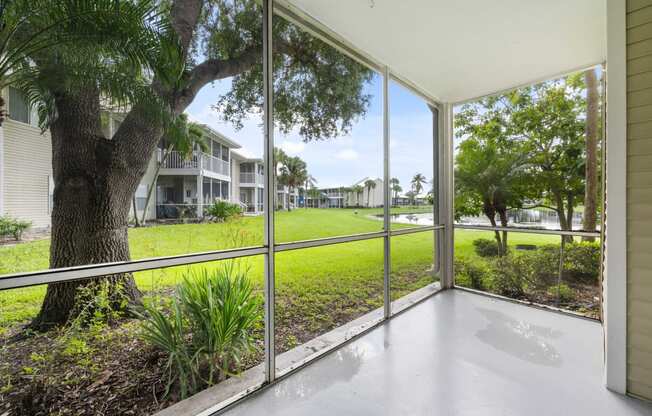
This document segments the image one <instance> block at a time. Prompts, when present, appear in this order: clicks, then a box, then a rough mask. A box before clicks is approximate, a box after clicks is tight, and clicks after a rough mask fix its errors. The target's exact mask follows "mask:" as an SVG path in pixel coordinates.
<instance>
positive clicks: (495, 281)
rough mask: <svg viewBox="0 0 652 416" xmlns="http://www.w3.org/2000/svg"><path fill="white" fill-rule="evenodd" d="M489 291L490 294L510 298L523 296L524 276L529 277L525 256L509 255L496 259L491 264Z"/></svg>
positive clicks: (529, 271)
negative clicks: (493, 293)
mask: <svg viewBox="0 0 652 416" xmlns="http://www.w3.org/2000/svg"><path fill="white" fill-rule="evenodd" d="M493 269H494V270H493V273H492V280H491V285H490V289H491V291H492V292H495V293H498V294H500V295H503V296H508V297H512V298H520V297H522V296H523V295H524V294H525V282H526V276H529V275H531V270H532V269H531V268H530V266H529V264H528V261H527V259H526V256H523V255H516V254H509V255H507V256H503V257H499V258H497V259H496V260H495V261H494V263H493Z"/></svg>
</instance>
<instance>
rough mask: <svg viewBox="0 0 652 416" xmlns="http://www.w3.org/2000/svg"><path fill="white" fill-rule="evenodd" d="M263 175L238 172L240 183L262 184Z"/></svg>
mask: <svg viewBox="0 0 652 416" xmlns="http://www.w3.org/2000/svg"><path fill="white" fill-rule="evenodd" d="M263 178H264V177H263V175H261V174H260V173H253V172H240V183H264V180H263Z"/></svg>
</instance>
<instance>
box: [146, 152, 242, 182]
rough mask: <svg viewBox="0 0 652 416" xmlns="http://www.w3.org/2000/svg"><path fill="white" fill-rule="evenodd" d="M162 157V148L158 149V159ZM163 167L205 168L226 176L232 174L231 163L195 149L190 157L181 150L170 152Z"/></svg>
mask: <svg viewBox="0 0 652 416" xmlns="http://www.w3.org/2000/svg"><path fill="white" fill-rule="evenodd" d="M161 158H162V152H161V149H158V150H157V160H158V161H159V162H160V161H161ZM162 167H163V168H165V169H205V170H208V171H211V172H215V173H219V174H221V175H224V176H230V167H231V164H230V163H229V162H227V161H225V160H222V159H220V158H217V157H215V156H211V155H209V154H206V153H203V152H197V151H194V152H192V154H191V155H190V156H189V157H188V156H187V155H185V154H183V153H181V152H177V151H172V152H170V154H168V157H167V159H166V160H165V163H163V166H162Z"/></svg>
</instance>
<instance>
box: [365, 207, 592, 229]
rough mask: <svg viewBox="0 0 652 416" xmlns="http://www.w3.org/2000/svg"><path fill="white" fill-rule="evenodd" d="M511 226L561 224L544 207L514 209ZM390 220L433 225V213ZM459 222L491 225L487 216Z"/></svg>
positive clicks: (577, 221) (578, 221)
mask: <svg viewBox="0 0 652 416" xmlns="http://www.w3.org/2000/svg"><path fill="white" fill-rule="evenodd" d="M508 217H509V223H508V226H510V227H521V228H535V229H542V230H559V229H561V226H560V225H559V218H558V217H557V213H556V212H554V211H550V210H543V209H523V210H512V211H510V212H509V214H508ZM376 218H377V219H379V220H382V219H383V217H382V215H379V216H376ZM390 221H391V222H395V223H400V224H410V225H420V226H427V225H433V224H434V221H433V214H432V213H431V212H426V213H419V214H409V213H408V214H392V215H390ZM456 223H457V224H464V225H479V226H491V223H490V222H489V219H488V218H487V217H485V216H480V217H462V218H461V219H460V220H459V221H457V222H456ZM573 229H575V230H581V229H582V213H581V212H575V215H573Z"/></svg>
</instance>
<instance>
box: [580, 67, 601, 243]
mask: <svg viewBox="0 0 652 416" xmlns="http://www.w3.org/2000/svg"><path fill="white" fill-rule="evenodd" d="M584 79H585V82H586V170H585V190H584V216H583V219H582V221H583V222H582V228H583V229H584V230H586V231H595V227H596V224H597V206H598V204H597V199H598V122H599V107H600V96H599V94H598V79H597V76H596V74H595V70H594V69H590V70H588V71H586V72H585V73H584ZM583 240H584V241H593V240H594V238H593V237H584V238H583Z"/></svg>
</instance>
